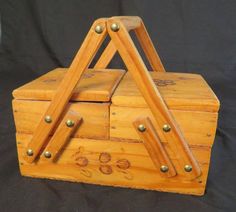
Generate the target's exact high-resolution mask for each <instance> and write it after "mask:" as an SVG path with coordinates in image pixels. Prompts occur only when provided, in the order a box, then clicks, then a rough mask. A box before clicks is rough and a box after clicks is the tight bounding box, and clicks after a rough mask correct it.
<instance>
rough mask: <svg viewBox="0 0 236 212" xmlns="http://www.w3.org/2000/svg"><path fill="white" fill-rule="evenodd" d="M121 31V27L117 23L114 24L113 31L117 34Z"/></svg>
mask: <svg viewBox="0 0 236 212" xmlns="http://www.w3.org/2000/svg"><path fill="white" fill-rule="evenodd" d="M119 29H120V26H119V25H118V24H117V23H113V24H112V25H111V30H112V31H113V32H117V31H119Z"/></svg>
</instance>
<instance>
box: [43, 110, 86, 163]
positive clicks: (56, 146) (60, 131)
mask: <svg viewBox="0 0 236 212" xmlns="http://www.w3.org/2000/svg"><path fill="white" fill-rule="evenodd" d="M68 120H71V121H72V122H73V126H70V127H68V126H67V125H66V122H67V121H68ZM81 121H82V118H81V117H80V116H79V114H78V113H76V112H75V111H72V110H69V111H68V112H67V113H66V115H65V116H64V118H63V119H62V121H61V123H60V125H59V126H58V128H57V130H56V131H55V133H54V134H53V136H52V138H51V139H50V141H49V143H48V144H47V146H46V147H45V149H44V151H43V153H42V155H41V157H40V160H41V161H45V162H53V160H54V159H56V157H57V156H58V154H59V153H60V151H61V150H62V148H63V147H64V146H65V144H66V142H67V141H68V139H69V138H70V136H71V135H72V133H73V132H74V131H75V129H76V128H77V127H78V126H79V124H80V123H81ZM45 152H49V153H50V154H51V157H49V158H47V157H45V156H44V154H45Z"/></svg>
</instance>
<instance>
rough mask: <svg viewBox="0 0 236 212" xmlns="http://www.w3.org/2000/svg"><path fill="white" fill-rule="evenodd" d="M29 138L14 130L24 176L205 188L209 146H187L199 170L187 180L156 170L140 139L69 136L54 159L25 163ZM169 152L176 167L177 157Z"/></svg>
mask: <svg viewBox="0 0 236 212" xmlns="http://www.w3.org/2000/svg"><path fill="white" fill-rule="evenodd" d="M31 138H32V136H31V135H24V134H17V141H18V142H17V147H18V148H17V150H18V155H19V163H20V170H21V173H22V174H23V175H25V176H31V177H41V178H50V179H60V180H69V181H74V182H85V183H93V184H101V185H111V186H121V187H130V188H142V189H151V190H159V191H168V192H175V193H183V194H194V195H202V194H203V193H204V190H205V185H206V179H207V175H208V169H209V160H210V153H211V148H206V147H200V146H199V147H195V146H194V147H191V146H190V148H191V151H192V152H193V154H194V156H195V157H196V159H197V160H198V163H199V165H200V168H201V170H202V175H201V176H200V177H199V178H197V179H195V180H192V181H189V180H185V178H184V177H183V174H182V173H179V174H178V175H176V176H175V177H172V178H168V180H167V179H166V178H163V177H162V176H161V175H159V174H158V173H157V171H156V167H155V165H154V164H153V162H152V160H151V158H150V156H149V154H148V152H147V150H146V148H145V146H144V145H143V144H142V143H128V142H115V141H110V140H107V141H105V140H97V139H96V140H91V139H78V138H73V139H71V140H70V142H68V144H67V146H66V149H64V150H63V152H62V154H61V155H60V157H59V158H58V160H57V161H56V162H55V163H43V162H40V161H39V162H37V163H36V164H35V163H31V164H29V163H27V162H25V161H24V158H23V157H22V155H23V153H24V150H25V147H26V146H27V144H28V142H29V141H30V140H31ZM164 147H165V148H166V147H167V146H166V144H164ZM169 156H170V159H171V160H172V161H173V163H174V166H175V167H176V168H177V169H178V170H179V169H180V168H181V166H180V164H179V158H175V155H174V154H170V155H169Z"/></svg>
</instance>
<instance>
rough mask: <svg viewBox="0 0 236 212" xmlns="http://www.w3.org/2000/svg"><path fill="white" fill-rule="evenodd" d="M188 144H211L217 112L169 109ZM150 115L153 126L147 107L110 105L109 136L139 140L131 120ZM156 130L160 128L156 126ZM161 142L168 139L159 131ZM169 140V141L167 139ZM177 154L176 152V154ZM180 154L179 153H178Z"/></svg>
mask: <svg viewBox="0 0 236 212" xmlns="http://www.w3.org/2000/svg"><path fill="white" fill-rule="evenodd" d="M170 112H171V114H172V116H173V117H174V118H175V120H176V122H177V123H178V125H179V128H180V129H181V132H182V133H183V135H184V137H185V138H186V140H187V141H188V144H189V145H193V146H203V147H204V146H212V145H213V142H214V138H215V133H216V126H217V119H218V113H211V112H203V111H187V110H172V109H171V110H170ZM140 116H143V117H146V116H148V117H150V119H151V121H152V123H153V125H154V126H156V125H157V124H156V121H155V119H154V117H153V115H152V113H151V111H150V109H149V108H147V107H146V108H135V107H120V106H115V105H112V106H111V109H110V136H111V139H112V140H118V141H126V140H128V141H129V142H141V139H140V137H139V135H138V134H137V132H136V131H135V129H134V128H133V120H136V119H137V118H138V117H140ZM156 131H157V132H159V131H162V129H160V128H157V127H156ZM159 135H160V139H161V142H162V143H168V140H167V139H166V138H165V136H163V135H162V134H161V133H159ZM169 142H171V141H169ZM177 155H178V154H177ZM180 156H181V155H180Z"/></svg>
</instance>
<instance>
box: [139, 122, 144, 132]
mask: <svg viewBox="0 0 236 212" xmlns="http://www.w3.org/2000/svg"><path fill="white" fill-rule="evenodd" d="M138 130H139V131H140V132H144V131H145V130H146V127H145V126H144V125H143V124H140V125H139V126H138Z"/></svg>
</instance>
